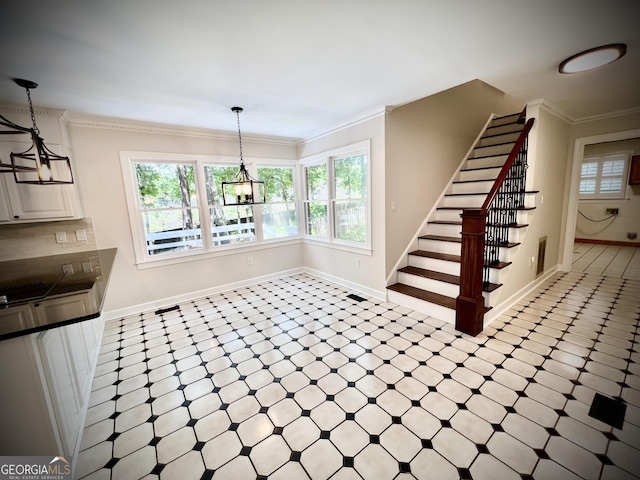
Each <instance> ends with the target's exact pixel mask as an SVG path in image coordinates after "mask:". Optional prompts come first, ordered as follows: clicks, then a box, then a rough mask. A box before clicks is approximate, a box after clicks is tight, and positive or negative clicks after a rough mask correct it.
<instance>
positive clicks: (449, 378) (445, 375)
mask: <svg viewBox="0 0 640 480" xmlns="http://www.w3.org/2000/svg"><path fill="white" fill-rule="evenodd" d="M442 376H443V377H444V378H446V379H447V380H451V375H449V374H448V373H443V374H442Z"/></svg>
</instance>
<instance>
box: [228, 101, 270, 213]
mask: <svg viewBox="0 0 640 480" xmlns="http://www.w3.org/2000/svg"><path fill="white" fill-rule="evenodd" d="M231 111H232V112H235V113H236V116H237V118H238V140H239V143H240V171H239V172H238V173H237V174H236V176H235V178H234V179H233V181H231V182H222V200H223V202H224V205H255V204H260V203H265V201H266V190H265V186H264V182H261V181H260V180H256V179H255V178H253V177H252V176H251V175H249V172H248V171H247V167H246V166H245V164H244V158H243V157H242V133H241V132H240V112H242V107H233V108H232V109H231Z"/></svg>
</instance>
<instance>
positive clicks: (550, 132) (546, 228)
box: [499, 104, 570, 301]
mask: <svg viewBox="0 0 640 480" xmlns="http://www.w3.org/2000/svg"><path fill="white" fill-rule="evenodd" d="M532 116H533V117H534V118H535V123H534V126H533V128H532V130H531V132H530V133H529V153H528V159H527V161H528V163H529V170H528V171H527V185H528V186H529V185H530V186H531V188H532V190H534V191H538V192H539V193H538V194H536V200H535V206H536V209H535V210H533V211H532V213H530V214H529V218H528V223H529V226H528V227H526V228H525V229H524V230H523V232H521V234H520V235H521V239H520V242H521V245H520V246H519V247H516V250H515V251H514V253H515V255H513V256H512V258H511V261H512V262H513V264H512V265H511V266H510V267H508V271H507V275H508V276H507V278H506V281H504V282H503V286H502V287H501V288H500V300H499V301H502V300H504V299H508V298H509V297H510V296H512V295H513V294H514V293H516V292H518V291H519V290H521V289H522V288H523V287H525V286H526V285H527V284H529V283H531V282H533V281H534V280H535V279H536V264H537V261H538V241H539V239H540V238H543V237H547V246H546V256H545V261H544V271H549V270H552V269H554V268H557V267H558V263H559V262H560V251H561V249H562V246H563V243H562V240H563V239H562V237H561V234H560V231H561V226H562V211H563V203H564V198H565V193H564V181H565V178H564V177H565V172H566V168H567V158H568V157H567V152H568V150H569V130H570V125H569V123H568V122H567V121H565V120H563V119H561V118H560V117H558V116H557V115H555V114H554V113H552V112H551V111H549V110H548V109H547V108H545V107H544V106H543V105H539V104H537V105H527V118H530V117H532ZM529 178H531V182H529ZM531 257H534V261H533V263H532V264H531V265H530V264H529V258H531ZM501 281H502V279H501Z"/></svg>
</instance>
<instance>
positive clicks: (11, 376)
mask: <svg viewBox="0 0 640 480" xmlns="http://www.w3.org/2000/svg"><path fill="white" fill-rule="evenodd" d="M103 327H104V320H103V319H102V317H98V318H95V319H91V320H85V321H82V322H78V323H73V324H70V325H66V326H63V327H58V328H51V329H48V330H45V331H42V332H38V333H33V334H29V335H23V336H20V337H16V338H10V339H7V340H2V341H0V365H2V368H0V384H1V385H2V395H0V412H2V413H1V414H0V415H1V417H0V418H1V420H0V423H1V424H2V430H3V434H2V435H0V454H1V455H52V456H64V457H66V458H67V459H68V460H71V459H73V463H72V467H74V466H75V463H76V462H75V460H76V459H77V455H78V451H79V448H80V441H81V438H82V435H81V433H82V428H83V426H84V421H85V417H86V413H87V408H88V403H89V396H90V393H91V383H92V379H93V374H94V372H95V366H96V362H97V358H98V353H99V345H100V341H101V336H102V331H103Z"/></svg>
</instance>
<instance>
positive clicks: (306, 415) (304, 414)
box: [300, 410, 311, 417]
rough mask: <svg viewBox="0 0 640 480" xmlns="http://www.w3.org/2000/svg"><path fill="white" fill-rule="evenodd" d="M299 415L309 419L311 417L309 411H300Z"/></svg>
mask: <svg viewBox="0 0 640 480" xmlns="http://www.w3.org/2000/svg"><path fill="white" fill-rule="evenodd" d="M300 415H301V416H303V417H310V416H311V410H302V412H301V413H300Z"/></svg>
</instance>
